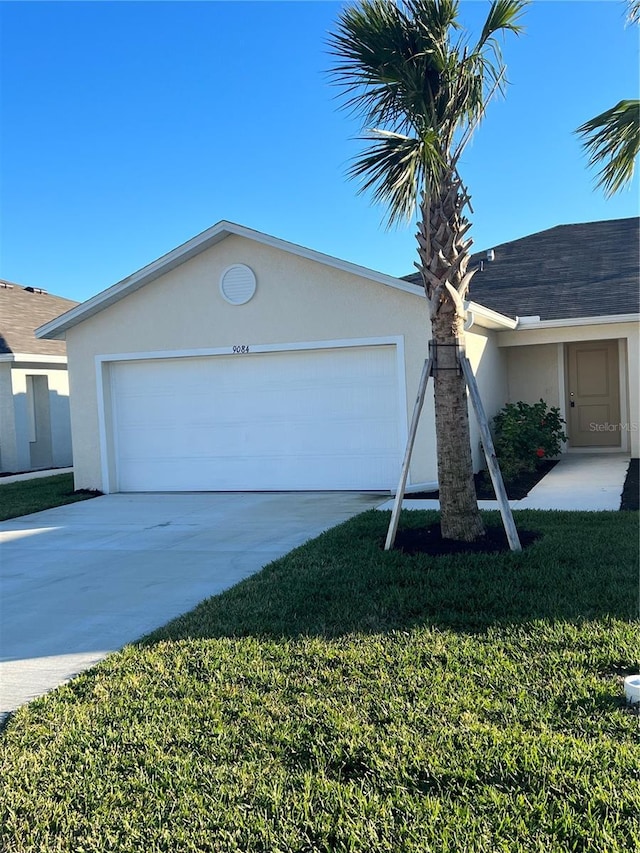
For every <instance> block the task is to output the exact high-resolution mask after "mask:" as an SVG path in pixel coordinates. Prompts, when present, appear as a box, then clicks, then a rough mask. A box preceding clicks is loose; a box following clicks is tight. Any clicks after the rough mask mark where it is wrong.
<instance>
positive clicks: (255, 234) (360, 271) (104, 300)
mask: <svg viewBox="0 0 640 853" xmlns="http://www.w3.org/2000/svg"><path fill="white" fill-rule="evenodd" d="M231 235H236V236H238V237H244V238H246V239H247V240H253V241H254V242H256V243H261V244H262V245H265V246H271V247H272V248H275V249H279V250H281V251H283V252H288V253H289V254H292V255H296V256H297V257H300V258H307V259H308V260H311V261H316V262H317V263H320V264H324V265H325V266H328V267H333V268H334V269H339V270H342V271H343V272H348V273H352V274H353V275H358V276H361V277H363V278H367V279H369V280H370V281H375V282H377V283H378V284H383V285H386V286H387V287H394V288H396V289H397V290H404V291H406V292H407V293H413V294H417V295H418V296H421V295H423V291H422V288H419V289H418V288H416V286H415V285H413V284H408V283H407V282H406V281H404V280H403V279H399V278H394V277H393V276H390V275H385V274H384V273H381V272H376V271H375V270H371V269H368V268H367V267H361V266H358V265H357V264H352V263H350V262H349V261H343V260H340V259H339V258H334V257H332V256H331V255H325V254H323V253H322V252H316V251H314V250H313V249H307V248H305V247H304V246H298V245H296V244H295V243H289V242H287V241H286V240H280V239H279V238H278V237H271V236H270V235H268V234H263V233H262V232H261V231H254V230H253V229H251V228H246V227H245V226H244V225H237V224H236V223H234V222H227V221H225V220H223V221H221V222H218V223H217V224H216V225H213V226H212V227H211V228H209V229H207V230H206V231H203V232H202V233H201V234H198V235H197V236H196V237H193V239H191V240H189V241H187V242H186V243H183V244H182V245H181V246H178V248H176V249H173V251H171V252H169V253H168V254H166V255H163V256H162V257H161V258H158V260H157V261H153V263H151V264H148V265H147V266H146V267H143V268H142V269H141V270H138V271H137V272H135V273H133V274H132V275H130V276H128V277H127V278H124V279H122V281H120V282H118V283H117V284H114V285H113V286H112V287H110V288H108V289H107V290H103V291H102V292H101V293H98V294H97V295H96V296H94V297H92V298H91V299H88V300H87V301H86V302H83V303H82V304H81V305H79V306H78V308H76V309H75V310H74V311H72V312H70V313H69V315H68V316H66V317H61V318H60V319H59V320H56V321H55V322H51V323H47V324H46V325H45V326H43V327H42V328H40V329H38V336H39V337H42V338H49V339H51V338H63V337H64V333H65V332H66V330H67V329H70V328H72V327H73V326H75V325H77V324H78V323H81V322H82V321H83V320H86V319H87V318H89V317H91V316H93V315H94V314H97V313H98V312H99V311H102V310H103V309H104V308H107V307H108V306H109V305H113V303H114V302H118V301H119V300H120V299H123V298H124V297H125V296H128V294H130V293H133V292H134V291H136V290H139V289H140V288H141V287H144V285H145V284H149V283H150V282H152V281H154V280H155V279H157V278H159V277H160V276H161V275H164V274H165V273H167V272H169V271H170V270H172V269H175V268H176V267H178V266H180V264H183V263H185V261H188V260H190V259H191V258H193V257H195V256H196V255H199V254H200V253H201V252H204V251H206V250H207V249H210V248H211V247H212V246H215V245H216V243H219V242H220V241H221V240H224V239H225V238H226V237H229V236H231Z"/></svg>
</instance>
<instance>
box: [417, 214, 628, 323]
mask: <svg viewBox="0 0 640 853" xmlns="http://www.w3.org/2000/svg"><path fill="white" fill-rule="evenodd" d="M639 226H640V218H639V217H632V218H631V219H612V220H607V221H604V222H583V223H580V224H578V225H558V226H556V227H555V228H549V229H548V230H547V231H540V232H538V233H537V234H532V235H531V236H529V237H523V238H522V239H520V240H513V241H512V242H510V243H502V244H501V245H499V246H494V247H493V248H494V251H495V259H494V260H493V261H487V260H486V258H487V252H486V251H484V252H478V253H476V254H475V255H473V256H472V259H471V264H470V268H471V266H478V265H479V264H480V261H481V260H483V261H484V264H483V267H484V269H483V270H482V271H481V272H480V271H479V272H477V273H476V274H475V276H474V277H473V279H472V281H471V292H470V294H469V298H470V299H472V300H473V301H474V302H479V303H480V304H481V305H484V306H485V307H487V308H492V309H493V310H494V311H499V312H500V313H501V314H506V315H507V316H509V317H516V316H520V317H525V316H530V315H539V316H540V318H541V319H542V320H565V319H570V318H574V317H598V316H602V315H607V314H634V313H638V311H639V310H640V307H639V304H638V303H639V299H638V297H639V293H640V287H639V263H640V242H639V241H640V228H639ZM406 278H407V280H408V281H412V282H416V283H419V281H420V276H419V275H418V274H415V275H410V276H407V277H406Z"/></svg>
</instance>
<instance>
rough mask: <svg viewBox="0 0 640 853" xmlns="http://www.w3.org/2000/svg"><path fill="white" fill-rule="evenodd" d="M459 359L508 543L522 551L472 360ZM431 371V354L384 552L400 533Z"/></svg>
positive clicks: (412, 422) (417, 405) (414, 408)
mask: <svg viewBox="0 0 640 853" xmlns="http://www.w3.org/2000/svg"><path fill="white" fill-rule="evenodd" d="M458 359H459V361H460V367H461V368H462V373H463V375H464V378H465V382H466V383H467V387H468V389H469V396H470V397H471V404H472V405H473V411H474V413H475V416H476V420H477V421H478V426H479V427H480V435H481V438H482V449H483V450H484V455H485V459H486V460H487V468H488V469H489V475H490V476H491V482H492V483H493V488H494V491H495V493H496V498H497V499H498V507H499V509H500V515H501V517H502V524H503V525H504V529H505V533H506V534H507V541H508V542H509V547H510V548H511V550H512V551H521V550H522V545H521V544H520V538H519V536H518V531H517V530H516V525H515V522H514V520H513V513H512V512H511V507H510V506H509V499H508V498H507V492H506V490H505V487H504V482H503V480H502V474H501V472H500V467H499V465H498V460H497V458H496V452H495V448H494V446H493V439H492V438H491V431H490V430H489V421H488V420H487V415H486V413H485V411H484V406H483V405H482V399H481V397H480V390H479V388H478V383H477V382H476V377H475V376H474V375H473V369H472V367H471V362H470V361H469V359H468V358H467V357H466V355H464V354H463V353H459V354H458ZM432 370H433V360H432V358H431V357H429V358H428V359H427V360H426V361H425V363H424V367H423V368H422V376H421V377H420V384H419V386H418V396H417V397H416V402H415V406H414V407H413V417H412V418H411V427H410V429H409V437H408V439H407V449H406V450H405V454H404V460H403V462H402V471H401V473H400V482H399V483H398V490H397V492H396V496H395V500H394V502H393V510H392V512H391V521H390V522H389V530H388V531H387V538H386V540H385V543H384V550H385V551H389V550H390V549H391V548H393V545H394V542H395V540H396V533H397V532H398V522H399V521H400V510H401V508H402V500H403V498H404V490H405V488H406V485H407V477H408V476H409V465H410V464H411V454H412V453H413V445H414V443H415V439H416V433H417V431H418V421H419V420H420V413H421V411H422V406H423V404H424V397H425V393H426V390H427V384H428V382H429V377H430V376H431V373H432Z"/></svg>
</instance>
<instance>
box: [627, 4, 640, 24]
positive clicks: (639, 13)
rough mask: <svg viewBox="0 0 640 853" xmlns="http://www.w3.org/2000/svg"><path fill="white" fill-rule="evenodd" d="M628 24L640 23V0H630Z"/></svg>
mask: <svg viewBox="0 0 640 853" xmlns="http://www.w3.org/2000/svg"><path fill="white" fill-rule="evenodd" d="M627 23H628V24H640V0H629V10H628V12H627Z"/></svg>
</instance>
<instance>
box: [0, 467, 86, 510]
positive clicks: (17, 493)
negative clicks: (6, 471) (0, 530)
mask: <svg viewBox="0 0 640 853" xmlns="http://www.w3.org/2000/svg"><path fill="white" fill-rule="evenodd" d="M98 494H99V492H86V491H82V492H74V490H73V474H53V475H52V476H51V477H36V478H34V479H32V480H19V481H18V482H17V483H3V482H2V478H0V521H6V519H8V518H17V517H18V516H20V515H28V514H29V513H31V512H40V511H41V510H43V509H51V508H52V507H55V506H62V505H63V504H72V503H75V502H76V501H86V500H87V498H94V497H96V495H98Z"/></svg>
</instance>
